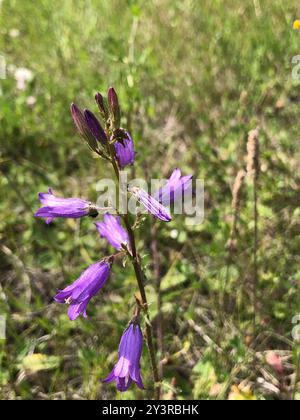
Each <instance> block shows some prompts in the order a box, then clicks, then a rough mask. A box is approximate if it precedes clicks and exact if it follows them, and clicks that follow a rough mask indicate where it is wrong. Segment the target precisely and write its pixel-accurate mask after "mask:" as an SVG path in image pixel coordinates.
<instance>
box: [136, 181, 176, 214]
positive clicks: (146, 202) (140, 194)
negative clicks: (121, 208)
mask: <svg viewBox="0 0 300 420" xmlns="http://www.w3.org/2000/svg"><path fill="white" fill-rule="evenodd" d="M129 191H130V192H131V193H132V194H133V195H134V196H135V197H136V198H137V199H138V200H139V201H140V202H141V203H142V204H143V206H144V207H145V208H146V209H147V210H148V212H149V213H151V214H152V215H153V216H154V217H156V218H157V219H160V220H162V221H163V222H170V220H172V217H171V215H170V213H169V212H168V210H167V209H166V208H165V207H164V206H163V205H162V204H160V203H159V202H158V201H157V200H156V199H155V198H153V197H152V196H151V195H150V194H148V193H147V192H146V191H144V190H142V189H141V188H138V187H132V188H130V189H129Z"/></svg>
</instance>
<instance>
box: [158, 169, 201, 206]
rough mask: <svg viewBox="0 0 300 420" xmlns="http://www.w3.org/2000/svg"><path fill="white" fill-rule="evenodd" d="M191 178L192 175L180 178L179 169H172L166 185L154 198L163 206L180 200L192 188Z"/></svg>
mask: <svg viewBox="0 0 300 420" xmlns="http://www.w3.org/2000/svg"><path fill="white" fill-rule="evenodd" d="M192 178H193V175H187V176H181V171H180V169H178V168H176V169H174V171H173V172H172V174H171V176H170V178H169V179H168V181H167V182H166V184H165V185H164V186H163V187H162V188H160V189H159V190H158V191H157V192H156V193H155V194H154V198H155V199H156V200H158V201H159V202H160V203H161V204H163V205H164V206H168V205H170V204H171V203H172V202H174V201H176V200H179V199H182V198H183V194H184V192H185V191H187V190H188V189H191V188H192Z"/></svg>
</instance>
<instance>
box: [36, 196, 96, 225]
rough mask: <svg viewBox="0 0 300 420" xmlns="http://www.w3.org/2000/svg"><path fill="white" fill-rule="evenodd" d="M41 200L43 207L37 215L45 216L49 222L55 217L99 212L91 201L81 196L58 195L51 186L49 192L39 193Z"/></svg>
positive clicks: (77, 216)
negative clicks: (66, 196) (62, 196)
mask: <svg viewBox="0 0 300 420" xmlns="http://www.w3.org/2000/svg"><path fill="white" fill-rule="evenodd" d="M39 200H40V202H41V203H42V205H43V207H41V208H39V209H38V211H37V212H36V213H35V216H36V217H43V218H45V219H46V223H47V224H49V223H50V222H51V221H52V220H53V219H54V218H55V217H65V218H72V219H77V218H79V217H83V216H87V215H95V214H97V210H96V208H95V207H94V206H93V205H92V204H91V203H90V202H88V201H85V200H82V199H80V198H61V197H56V196H55V195H54V194H53V192H52V190H51V188H49V189H48V193H39Z"/></svg>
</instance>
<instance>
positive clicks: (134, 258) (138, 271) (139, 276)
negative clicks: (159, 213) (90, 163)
mask: <svg viewBox="0 0 300 420" xmlns="http://www.w3.org/2000/svg"><path fill="white" fill-rule="evenodd" d="M108 148H109V153H110V157H111V162H112V165H113V168H114V172H115V174H116V177H117V180H118V183H119V182H120V171H119V166H118V163H117V160H116V156H115V149H114V147H113V145H112V144H109V145H108ZM121 216H122V218H123V220H124V223H125V226H126V230H127V232H128V236H129V239H130V245H131V252H132V255H131V262H132V265H133V268H134V272H135V277H136V280H137V283H138V287H139V292H140V295H141V299H142V309H143V311H144V314H145V318H146V341H147V346H148V350H149V355H150V362H151V368H152V375H153V381H154V398H155V399H157V400H159V398H160V391H159V382H160V379H159V374H158V368H157V363H156V356H155V349H154V343H153V334H152V326H151V322H150V318H149V311H148V302H147V296H146V291H145V286H144V274H143V270H142V267H141V264H140V257H139V254H138V252H137V248H136V240H135V235H134V231H133V229H132V227H131V224H130V221H129V217H128V214H127V213H126V214H122V215H121Z"/></svg>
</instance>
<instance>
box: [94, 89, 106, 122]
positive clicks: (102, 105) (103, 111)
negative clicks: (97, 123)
mask: <svg viewBox="0 0 300 420" xmlns="http://www.w3.org/2000/svg"><path fill="white" fill-rule="evenodd" d="M95 100H96V103H97V105H98V108H99V111H100V114H101V117H102V118H103V119H104V121H107V120H108V107H107V103H106V102H107V101H106V100H105V99H104V98H103V96H102V95H101V93H100V92H97V93H96V95H95Z"/></svg>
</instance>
